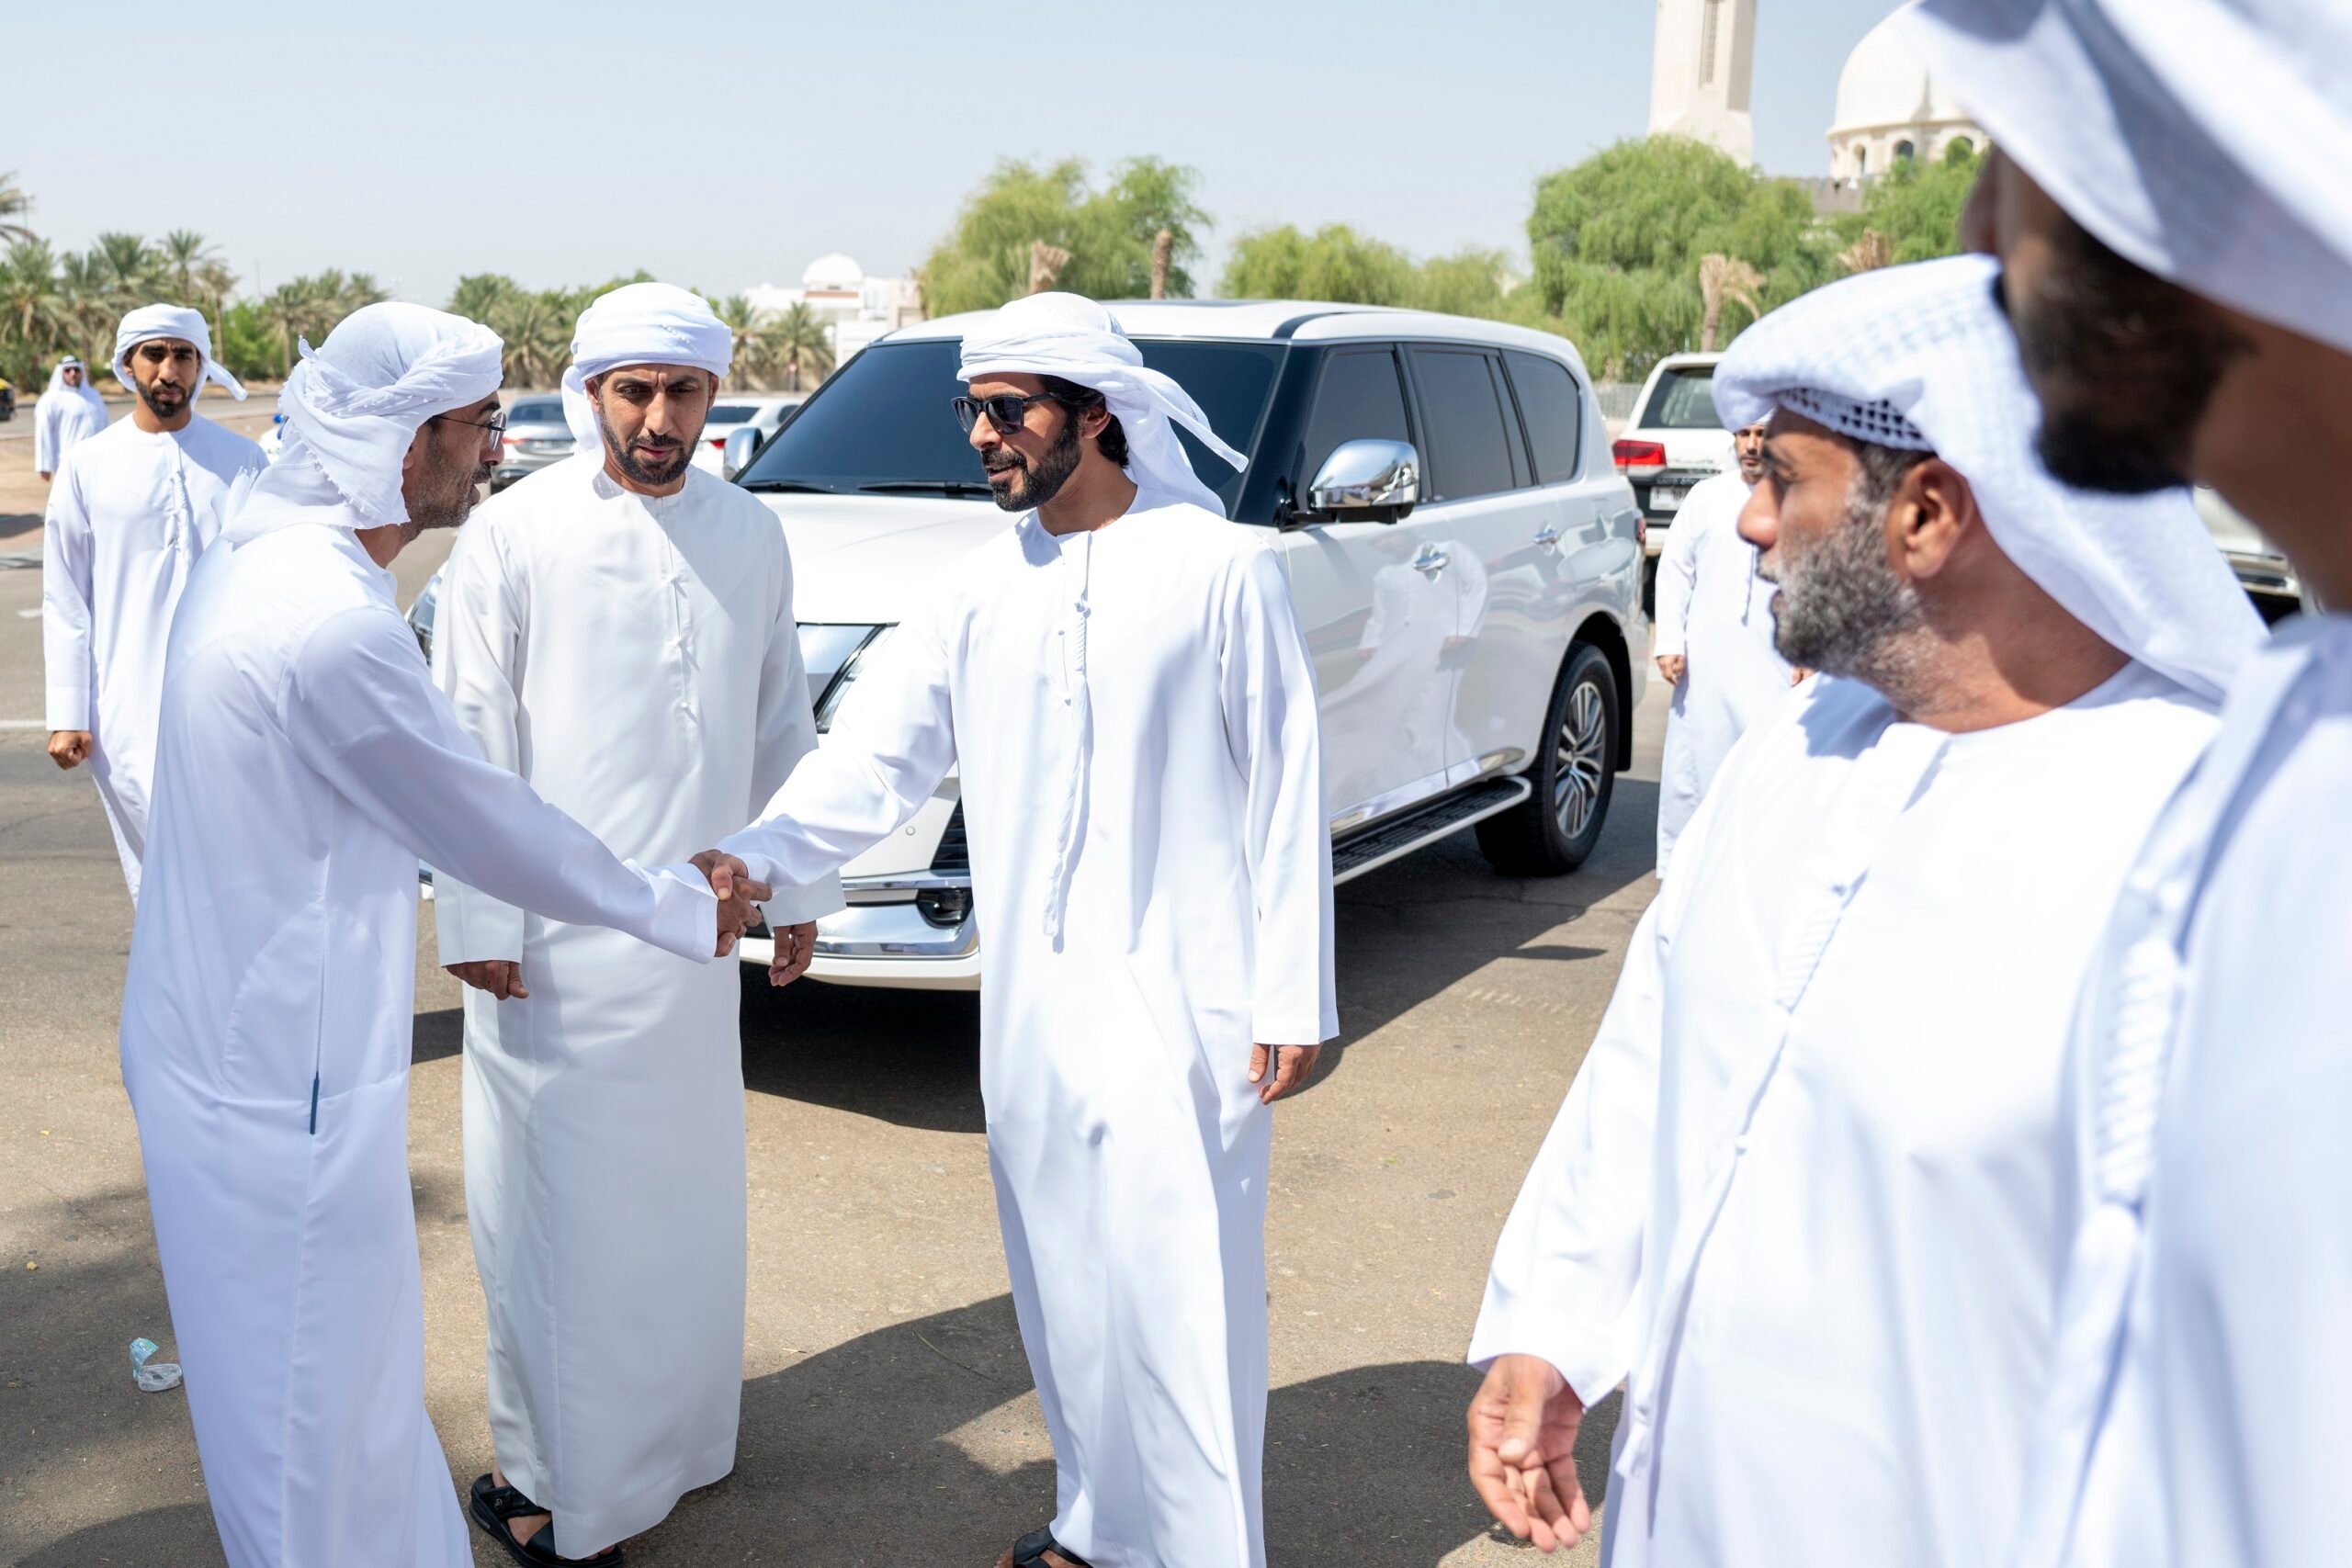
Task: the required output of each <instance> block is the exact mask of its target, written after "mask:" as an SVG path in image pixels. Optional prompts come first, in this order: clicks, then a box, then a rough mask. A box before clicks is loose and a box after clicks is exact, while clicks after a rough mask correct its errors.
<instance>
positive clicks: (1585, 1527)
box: [1470, 1356, 1592, 1551]
mask: <svg viewBox="0 0 2352 1568" xmlns="http://www.w3.org/2000/svg"><path fill="white" fill-rule="evenodd" d="M1583 1423H1584V1401H1582V1400H1581V1399H1578V1398H1577V1395H1576V1391H1575V1390H1574V1389H1572V1388H1570V1387H1569V1386H1568V1380H1567V1379H1566V1378H1564V1377H1562V1376H1561V1375H1560V1373H1559V1371H1558V1369H1557V1368H1555V1367H1554V1366H1553V1365H1552V1363H1551V1362H1549V1361H1546V1360H1544V1359H1543V1358H1542V1357H1540V1356H1498V1357H1496V1358H1495V1363H1494V1365H1493V1366H1491V1367H1489V1368H1487V1381H1486V1382H1483V1383H1481V1384H1480V1385H1479V1386H1478V1393H1477V1394H1476V1397H1475V1398H1473V1399H1472V1400H1471V1401H1470V1484H1471V1485H1473V1486H1475V1487H1476V1488H1477V1489H1478V1500H1479V1501H1480V1502H1482V1503H1484V1504H1486V1505H1487V1512H1488V1513H1490V1514H1492V1515H1494V1516H1495V1519H1496V1522H1498V1524H1500V1525H1501V1526H1502V1527H1503V1529H1507V1530H1509V1531H1510V1533H1511V1534H1513V1535H1515V1536H1517V1537H1518V1538H1519V1539H1520V1540H1532V1541H1534V1543H1535V1545H1536V1549H1537V1550H1538V1551H1556V1550H1558V1549H1559V1548H1561V1547H1564V1546H1574V1545H1576V1543H1577V1540H1580V1539H1582V1538H1583V1536H1584V1535H1585V1533H1586V1532H1587V1531H1589V1530H1590V1529H1592V1509H1591V1507H1590V1506H1588V1505H1587V1504H1586V1502H1585V1500H1584V1486H1583V1483H1580V1482H1579V1481H1577V1456H1576V1448H1577V1427H1579V1426H1581V1425H1583Z"/></svg>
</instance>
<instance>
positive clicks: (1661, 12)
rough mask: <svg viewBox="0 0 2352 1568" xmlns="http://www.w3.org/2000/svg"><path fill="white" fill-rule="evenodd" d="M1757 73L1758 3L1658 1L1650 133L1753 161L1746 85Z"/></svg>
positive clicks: (1750, 0)
mask: <svg viewBox="0 0 2352 1568" xmlns="http://www.w3.org/2000/svg"><path fill="white" fill-rule="evenodd" d="M1755 73H1756V0H1657V41H1656V43H1655V44H1654V45H1653V46H1652V48H1651V51H1650V133H1651V134H1652V135H1654V136H1655V135H1657V133H1658V132H1660V131H1671V132H1673V133H1674V134H1676V135H1679V136H1692V137H1696V138H1698V139H1699V140H1700V141H1705V142H1711V143H1713V145H1714V146H1717V147H1720V148H1722V149H1723V150H1724V152H1728V153H1730V154H1731V155H1732V156H1733V157H1734V158H1736V159H1737V160H1738V161H1739V162H1740V163H1742V164H1752V163H1754V162H1755V161H1756V136H1755V131H1754V130H1753V129H1752V128H1751V127H1750V125H1749V124H1748V118H1747V86H1748V81H1749V79H1750V78H1751V77H1752V76H1754V75H1755Z"/></svg>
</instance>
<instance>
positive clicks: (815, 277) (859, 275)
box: [800, 251, 865, 294]
mask: <svg viewBox="0 0 2352 1568" xmlns="http://www.w3.org/2000/svg"><path fill="white" fill-rule="evenodd" d="M800 287H801V288H805V289H808V290H809V292H811V293H829V292H830V293H848V294H854V293H856V292H857V291H858V290H859V289H861V288H865V268H864V267H862V266H860V265H857V258H856V257H854V256H845V255H843V254H841V252H839V251H835V252H834V253H833V254H831V255H825V256H819V257H818V258H817V259H816V260H815V261H812V262H810V263H809V270H808V271H806V272H804V273H802V274H801V275H800Z"/></svg>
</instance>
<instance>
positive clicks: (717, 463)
mask: <svg viewBox="0 0 2352 1568" xmlns="http://www.w3.org/2000/svg"><path fill="white" fill-rule="evenodd" d="M808 400H809V394H808V393H806V392H727V391H722V392H720V393H719V394H718V401H717V402H715V403H713V404H711V405H710V418H709V419H708V420H707V421H705V422H704V423H703V427H702V440H701V441H700V442H699V443H697V444H696V445H695V457H694V464H695V468H707V469H708V470H710V471H711V472H712V473H714V474H717V475H718V477H719V478H720V479H733V478H734V477H735V475H734V473H733V471H732V470H731V469H729V468H728V467H727V463H726V452H727V438H728V437H729V436H730V435H732V434H735V433H736V432H737V431H739V430H753V431H757V432H758V433H759V440H758V445H759V446H766V445H767V441H768V437H769V436H771V435H774V434H775V433H776V432H777V431H779V430H781V429H783V428H784V422H785V421H786V420H787V419H790V418H791V417H792V411H793V410H794V409H797V408H798V407H799V406H800V405H801V404H802V403H804V402H806V401H808ZM739 450H740V448H739Z"/></svg>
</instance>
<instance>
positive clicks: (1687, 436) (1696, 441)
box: [1610, 354, 1735, 557]
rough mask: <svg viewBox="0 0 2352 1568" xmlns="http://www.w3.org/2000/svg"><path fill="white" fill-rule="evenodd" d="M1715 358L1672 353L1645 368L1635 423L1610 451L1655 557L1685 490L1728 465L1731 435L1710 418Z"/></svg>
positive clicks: (1627, 425)
mask: <svg viewBox="0 0 2352 1568" xmlns="http://www.w3.org/2000/svg"><path fill="white" fill-rule="evenodd" d="M1722 358H1723V355H1720V354H1669V355H1667V356H1666V357H1665V358H1663V359H1661V360H1659V361H1658V362H1657V364H1656V365H1654V366H1652V367H1650V374H1649V379H1647V380H1646V381H1644V382H1643V383H1642V391H1641V396H1639V397H1638V398H1636V399H1634V417H1633V418H1632V419H1630V420H1627V421H1626V422H1625V427H1624V428H1623V430H1620V431H1619V432H1618V433H1617V439H1616V442H1615V443H1614V444H1613V445H1612V446H1611V448H1610V453H1611V457H1614V458H1615V459H1616V463H1617V469H1618V471H1619V472H1620V473H1622V474H1623V475H1624V476H1625V479H1626V481H1627V482H1628V483H1630V484H1631V485H1632V486H1633V487H1634V504H1635V505H1637V506H1639V507H1640V508H1641V509H1642V521H1643V523H1644V525H1645V531H1646V540H1645V544H1644V545H1643V548H1644V550H1645V551H1646V552H1647V553H1648V554H1649V555H1650V556H1652V557H1655V556H1657V553H1658V551H1659V550H1660V549H1661V548H1663V547H1665V544H1666V531H1667V530H1668V528H1671V527H1673V526H1674V517H1675V513H1678V512H1679V511H1681V510H1682V502H1683V499H1684V498H1685V497H1687V496H1688V495H1689V494H1690V493H1691V486H1693V485H1695V484H1697V483H1698V482H1699V481H1700V480H1702V479H1713V477H1714V476H1715V475H1717V474H1719V473H1722V472H1723V471H1724V469H1725V468H1730V467H1731V466H1732V464H1733V462H1734V460H1735V459H1734V457H1733V456H1732V445H1731V432H1730V431H1728V430H1725V429H1724V427H1723V422H1722V421H1721V420H1720V419H1718V418H1716V417H1715V387H1714V381H1715V366H1716V364H1717V362H1718V361H1720V360H1721V359H1722Z"/></svg>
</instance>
